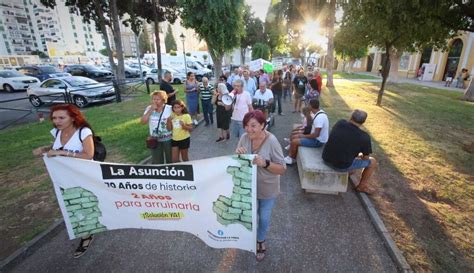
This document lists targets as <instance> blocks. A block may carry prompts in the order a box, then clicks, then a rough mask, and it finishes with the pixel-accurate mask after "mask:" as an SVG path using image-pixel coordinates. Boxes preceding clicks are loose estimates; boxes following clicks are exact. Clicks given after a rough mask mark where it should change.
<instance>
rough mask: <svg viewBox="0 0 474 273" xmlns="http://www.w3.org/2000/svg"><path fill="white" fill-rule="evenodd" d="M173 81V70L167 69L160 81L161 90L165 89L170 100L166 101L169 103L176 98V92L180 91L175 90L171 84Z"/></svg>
mask: <svg viewBox="0 0 474 273" xmlns="http://www.w3.org/2000/svg"><path fill="white" fill-rule="evenodd" d="M171 81H173V75H171V72H169V71H166V72H165V75H163V79H162V81H161V83H160V90H163V91H165V92H166V94H167V95H168V100H167V101H166V104H168V105H171V104H172V103H173V101H175V100H176V93H178V91H177V90H174V88H173V86H171V84H170V82H171Z"/></svg>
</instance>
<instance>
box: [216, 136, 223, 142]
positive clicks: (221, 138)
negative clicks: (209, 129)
mask: <svg viewBox="0 0 474 273" xmlns="http://www.w3.org/2000/svg"><path fill="white" fill-rule="evenodd" d="M223 140H224V138H223V137H220V138H218V139H217V140H216V142H221V141H223Z"/></svg>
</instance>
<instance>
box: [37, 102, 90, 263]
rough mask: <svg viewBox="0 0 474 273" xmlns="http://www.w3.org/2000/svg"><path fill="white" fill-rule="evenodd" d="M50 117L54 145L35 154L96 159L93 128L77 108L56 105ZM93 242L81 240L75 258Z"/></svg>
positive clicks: (84, 238) (39, 149) (82, 253)
mask: <svg viewBox="0 0 474 273" xmlns="http://www.w3.org/2000/svg"><path fill="white" fill-rule="evenodd" d="M49 117H50V119H51V121H52V122H53V126H54V128H53V129H51V131H50V133H51V135H52V136H53V137H54V143H53V145H49V146H46V147H40V148H38V149H36V150H34V151H33V154H35V155H41V154H43V153H47V156H48V157H52V156H67V157H74V158H81V159H92V158H93V157H94V140H93V133H92V130H91V126H90V125H89V123H88V122H87V121H86V119H85V117H84V116H83V115H82V113H81V111H80V110H79V108H78V107H77V106H75V105H73V104H59V105H55V106H53V107H51V110H50V114H49ZM92 240H93V237H92V235H89V236H88V237H83V238H81V242H80V244H79V246H78V247H77V249H76V252H75V253H74V258H79V257H81V256H82V255H84V253H85V252H86V250H87V249H88V248H89V246H90V244H91V243H92Z"/></svg>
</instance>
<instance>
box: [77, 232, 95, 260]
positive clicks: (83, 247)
mask: <svg viewBox="0 0 474 273" xmlns="http://www.w3.org/2000/svg"><path fill="white" fill-rule="evenodd" d="M93 240H94V237H92V235H89V237H87V238H85V239H84V238H81V242H80V243H79V246H78V247H77V249H76V252H74V258H79V257H81V256H82V255H84V253H86V251H87V249H88V248H89V247H90V246H91V244H92V241H93Z"/></svg>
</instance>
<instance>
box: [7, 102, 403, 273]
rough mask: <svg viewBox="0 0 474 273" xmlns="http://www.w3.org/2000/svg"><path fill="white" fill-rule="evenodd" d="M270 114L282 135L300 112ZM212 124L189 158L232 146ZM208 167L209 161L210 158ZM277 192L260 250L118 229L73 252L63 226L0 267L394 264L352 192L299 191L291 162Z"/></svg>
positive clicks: (350, 267)
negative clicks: (261, 256) (259, 253)
mask: <svg viewBox="0 0 474 273" xmlns="http://www.w3.org/2000/svg"><path fill="white" fill-rule="evenodd" d="M290 107H291V106H290V105H289V104H285V105H284V111H285V113H286V114H287V115H286V116H277V117H276V121H275V126H274V127H273V128H272V130H271V131H272V132H273V133H274V134H275V135H276V136H277V138H278V139H280V140H281V139H283V137H286V135H287V132H288V131H289V130H290V128H291V125H292V124H293V123H295V122H297V121H298V120H299V119H300V117H299V114H291V108H290ZM216 138H217V137H216V129H215V128H213V127H204V126H203V124H201V125H199V126H198V127H197V128H196V129H195V130H194V131H193V133H192V137H191V139H192V140H191V149H190V158H191V159H193V160H196V159H200V158H208V157H214V156H220V155H226V154H231V153H233V151H234V149H235V146H236V143H237V140H235V139H231V140H229V141H227V142H224V143H215V139H216ZM209 170H210V171H212V166H209ZM281 191H282V193H281V195H280V196H279V197H278V201H277V203H276V206H275V208H274V213H273V217H272V222H271V225H270V231H269V233H268V236H267V247H268V251H267V255H266V257H265V260H264V261H262V262H260V263H257V262H256V260H255V256H254V254H252V253H250V252H246V251H241V250H236V249H214V248H210V247H208V246H207V245H205V244H204V243H203V242H202V241H201V240H199V239H198V238H197V237H195V236H193V235H192V234H188V233H183V232H170V231H159V230H132V229H130V230H117V231H109V232H106V233H101V234H98V235H97V236H95V240H94V242H93V243H92V246H91V248H90V249H89V250H88V252H87V253H86V254H85V255H84V256H83V257H81V258H79V259H74V258H73V253H74V250H75V248H76V246H77V244H78V241H77V240H74V241H69V240H68V239H67V234H66V231H65V230H64V229H62V230H61V231H60V232H59V233H58V234H57V235H55V236H54V237H52V238H51V239H50V240H49V241H48V242H46V243H44V244H43V245H41V246H40V247H39V249H38V250H37V251H35V252H34V253H32V254H31V256H29V257H27V258H26V259H25V260H24V261H21V262H20V263H19V264H18V265H16V266H14V267H13V268H9V269H8V270H5V272H22V273H23V272H272V273H273V272H396V267H395V264H394V263H393V261H392V260H391V258H390V256H389V255H388V253H387V251H386V249H385V246H384V245H383V242H382V240H381V238H380V237H379V235H378V234H377V232H376V231H375V229H374V227H373V226H372V223H371V222H370V220H369V217H368V215H367V213H366V212H365V210H364V208H363V207H362V205H361V203H360V201H359V200H358V198H357V196H356V195H355V193H354V192H353V191H352V190H351V189H349V192H347V193H344V194H340V195H336V196H332V195H320V194H304V193H303V192H302V190H301V188H300V186H299V178H298V172H297V168H296V166H295V165H294V166H291V167H288V170H287V172H286V174H285V175H284V176H283V177H282V179H281Z"/></svg>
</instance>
